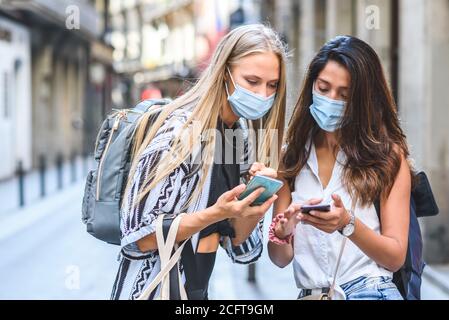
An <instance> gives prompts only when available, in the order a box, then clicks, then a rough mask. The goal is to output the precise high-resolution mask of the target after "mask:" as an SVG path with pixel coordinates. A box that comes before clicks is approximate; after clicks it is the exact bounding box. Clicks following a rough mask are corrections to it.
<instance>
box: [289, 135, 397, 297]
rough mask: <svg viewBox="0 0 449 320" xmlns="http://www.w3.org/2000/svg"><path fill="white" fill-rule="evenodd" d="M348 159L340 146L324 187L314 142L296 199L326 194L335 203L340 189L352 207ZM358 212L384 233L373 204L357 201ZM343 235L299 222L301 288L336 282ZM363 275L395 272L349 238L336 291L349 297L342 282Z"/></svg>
mask: <svg viewBox="0 0 449 320" xmlns="http://www.w3.org/2000/svg"><path fill="white" fill-rule="evenodd" d="M345 160H346V155H345V154H344V152H343V151H342V150H340V151H339V152H338V155H337V161H336V162H335V165H334V168H333V171H332V177H331V179H330V181H329V183H328V185H327V187H326V188H325V189H323V186H322V184H321V181H320V179H319V175H318V161H317V156H316V151H315V145H314V144H313V143H312V149H311V153H310V156H309V158H308V159H307V164H306V165H305V166H304V167H303V168H302V170H301V171H300V172H299V174H298V176H297V177H296V179H295V191H294V192H292V193H291V195H292V201H293V202H295V203H304V202H305V201H307V200H309V199H312V198H322V199H323V203H332V201H333V200H332V198H331V195H332V194H333V193H336V194H338V195H339V196H340V197H341V199H342V201H343V204H344V206H345V208H346V209H348V210H349V209H351V198H350V195H349V193H348V191H347V189H346V188H345V187H344V186H343V182H342V178H343V176H342V172H343V165H344V163H345ZM354 214H355V216H356V217H357V218H358V219H360V220H361V221H362V222H363V223H364V224H365V225H367V226H368V227H369V228H371V229H373V230H374V231H375V232H376V233H380V224H379V219H378V217H377V213H376V209H375V207H374V205H373V204H372V205H370V206H368V207H361V206H359V205H358V204H357V205H356V206H355V207H354ZM343 239H344V237H343V236H342V235H341V234H340V233H339V232H334V233H332V234H328V233H326V232H323V231H321V230H318V229H316V228H315V227H313V226H311V225H304V224H301V223H299V224H298V225H297V227H296V232H295V238H294V260H293V272H294V276H295V280H296V285H297V287H298V288H300V289H317V288H324V287H330V286H331V285H332V281H333V278H334V273H335V268H336V264H337V259H338V254H339V252H340V248H341V243H342V240H343ZM360 276H365V277H376V276H387V277H392V276H393V274H392V272H390V271H388V270H386V269H385V268H383V267H381V266H379V265H378V264H377V263H376V262H374V261H373V260H372V259H370V258H369V257H368V256H367V255H366V254H365V253H363V252H362V251H361V250H360V249H359V248H358V247H357V246H356V245H355V244H354V243H353V242H352V241H350V240H349V239H348V240H347V241H346V245H345V248H344V251H343V255H342V258H341V262H340V267H339V270H338V274H337V280H336V291H335V292H336V293H339V294H340V298H343V299H344V298H345V294H344V292H343V290H342V289H341V287H340V285H342V284H345V283H347V282H349V281H351V280H354V279H356V278H358V277H360ZM336 298H337V297H336Z"/></svg>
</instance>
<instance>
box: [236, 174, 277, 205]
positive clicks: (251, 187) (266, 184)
mask: <svg viewBox="0 0 449 320" xmlns="http://www.w3.org/2000/svg"><path fill="white" fill-rule="evenodd" d="M283 184H284V183H283V182H282V181H280V180H277V179H274V178H269V177H265V176H261V175H256V176H254V177H253V178H252V179H251V180H250V181H249V183H248V184H247V185H246V188H245V190H244V191H243V192H242V193H241V194H240V196H239V197H238V199H239V200H243V199H244V198H246V197H247V196H248V195H250V194H251V193H252V192H254V191H255V190H257V189H258V188H264V189H265V191H264V192H263V193H262V194H261V195H260V196H259V197H258V198H257V199H256V200H255V201H254V202H253V203H252V206H254V205H255V206H259V205H261V204H263V203H264V202H265V201H267V200H268V199H270V198H271V197H272V196H273V195H274V194H275V193H276V192H278V191H279V189H281V187H282V186H283Z"/></svg>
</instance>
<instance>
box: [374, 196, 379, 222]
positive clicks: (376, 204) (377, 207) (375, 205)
mask: <svg viewBox="0 0 449 320" xmlns="http://www.w3.org/2000/svg"><path fill="white" fill-rule="evenodd" d="M374 207H375V208H376V213H377V217H378V218H379V223H380V200H379V199H376V200H375V201H374Z"/></svg>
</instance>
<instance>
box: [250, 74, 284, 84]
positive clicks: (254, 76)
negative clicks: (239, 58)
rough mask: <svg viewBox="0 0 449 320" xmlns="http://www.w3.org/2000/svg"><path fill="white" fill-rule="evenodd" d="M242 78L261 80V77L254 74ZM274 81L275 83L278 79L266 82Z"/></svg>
mask: <svg viewBox="0 0 449 320" xmlns="http://www.w3.org/2000/svg"><path fill="white" fill-rule="evenodd" d="M244 77H251V78H255V79H257V80H262V78H261V77H259V76H256V75H255V74H248V75H244ZM275 81H276V82H277V81H279V79H273V80H268V81H267V82H275Z"/></svg>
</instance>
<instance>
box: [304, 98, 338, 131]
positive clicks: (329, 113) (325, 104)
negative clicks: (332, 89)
mask: <svg viewBox="0 0 449 320" xmlns="http://www.w3.org/2000/svg"><path fill="white" fill-rule="evenodd" d="M345 106H346V102H345V101H340V100H333V99H330V98H328V97H326V96H323V95H320V94H319V93H318V92H316V91H315V90H313V104H312V105H311V106H310V107H309V109H310V113H311V114H312V117H313V118H314V119H315V121H316V123H317V124H318V125H319V126H320V128H321V129H323V130H325V131H328V132H334V131H335V130H337V129H340V122H341V119H342V118H343V113H344V111H345Z"/></svg>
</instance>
